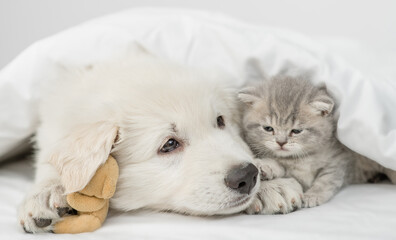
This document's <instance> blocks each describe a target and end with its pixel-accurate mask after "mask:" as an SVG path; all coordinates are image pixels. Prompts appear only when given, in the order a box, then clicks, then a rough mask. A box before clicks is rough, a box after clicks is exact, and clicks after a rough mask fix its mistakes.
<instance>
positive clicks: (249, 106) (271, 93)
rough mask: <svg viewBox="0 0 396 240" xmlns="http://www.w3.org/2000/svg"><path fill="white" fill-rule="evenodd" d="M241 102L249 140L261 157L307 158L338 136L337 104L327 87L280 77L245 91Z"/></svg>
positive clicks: (240, 97) (299, 79)
mask: <svg viewBox="0 0 396 240" xmlns="http://www.w3.org/2000/svg"><path fill="white" fill-rule="evenodd" d="M239 99H240V100H241V101H242V102H243V103H244V104H245V107H244V114H243V130H244V135H245V140H246V141H247V143H248V144H249V145H250V147H251V149H252V151H253V152H254V153H255V154H256V155H258V156H261V157H265V156H272V157H284V158H297V157H303V156H304V155H307V154H309V153H313V152H316V151H320V149H321V147H322V146H324V145H326V144H327V143H328V142H329V141H330V140H331V139H332V138H333V136H334V130H335V124H334V123H335V120H334V117H333V108H334V101H333V99H332V98H331V97H330V95H329V94H328V92H327V90H326V87H325V86H320V87H318V86H314V85H313V84H311V83H310V82H309V81H308V80H306V79H302V78H295V77H287V76H277V77H274V78H272V79H270V80H268V81H267V80H265V81H262V82H260V83H259V84H257V85H253V86H249V87H247V88H245V89H243V90H242V91H241V92H240V93H239Z"/></svg>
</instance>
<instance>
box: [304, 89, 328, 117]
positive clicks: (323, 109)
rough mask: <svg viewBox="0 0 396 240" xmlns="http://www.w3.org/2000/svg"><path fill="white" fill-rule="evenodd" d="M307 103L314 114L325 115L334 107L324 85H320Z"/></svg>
mask: <svg viewBox="0 0 396 240" xmlns="http://www.w3.org/2000/svg"><path fill="white" fill-rule="evenodd" d="M309 105H310V106H311V107H312V110H313V112H314V113H315V114H317V115H321V116H327V115H328V114H330V113H331V112H332V111H333V109H334V100H333V99H332V98H331V97H330V96H329V94H328V93H327V90H326V87H321V88H320V90H319V91H318V94H317V96H316V97H315V98H314V99H313V100H312V101H311V103H310V104H309Z"/></svg>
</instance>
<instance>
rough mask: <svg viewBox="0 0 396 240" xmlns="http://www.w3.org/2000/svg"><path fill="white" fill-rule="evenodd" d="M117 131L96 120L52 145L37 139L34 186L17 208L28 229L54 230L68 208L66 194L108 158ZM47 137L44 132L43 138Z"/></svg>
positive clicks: (90, 175) (25, 228)
mask: <svg viewBox="0 0 396 240" xmlns="http://www.w3.org/2000/svg"><path fill="white" fill-rule="evenodd" d="M44 127H45V126H44ZM43 132H44V133H48V132H50V131H43ZM117 133H118V127H116V126H115V125H114V124H113V123H110V122H97V123H91V124H83V125H79V126H76V127H75V128H73V129H72V130H71V131H70V132H68V133H67V134H65V136H61V137H54V138H55V139H57V141H56V143H55V144H53V145H48V144H47V145H43V144H42V143H41V142H40V141H38V143H39V148H40V152H39V154H38V157H37V160H38V161H37V172H36V179H35V185H34V187H33V189H32V190H31V192H30V193H29V194H28V195H27V197H26V198H25V200H24V201H23V203H22V205H21V206H20V208H19V211H18V218H19V222H20V224H21V225H22V227H23V228H24V230H25V231H26V232H30V233H37V232H50V231H52V229H53V225H54V224H55V223H56V222H57V221H59V219H60V217H61V216H63V215H64V214H65V213H67V212H68V210H69V209H68V207H69V206H68V205H67V202H66V196H65V194H68V193H71V192H76V191H79V190H81V189H83V188H84V187H85V186H86V185H87V183H88V182H89V180H90V179H91V178H92V176H93V175H94V174H95V172H96V170H97V169H98V167H99V166H100V165H102V164H103V163H105V162H106V160H107V158H108V157H109V154H110V151H111V149H112V146H113V144H114V141H115V138H116V136H117ZM47 137H48V136H47V135H43V134H41V138H43V139H46V138H47ZM47 142H48V141H47Z"/></svg>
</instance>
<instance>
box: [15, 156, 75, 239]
mask: <svg viewBox="0 0 396 240" xmlns="http://www.w3.org/2000/svg"><path fill="white" fill-rule="evenodd" d="M36 176H37V177H36V181H35V184H34V186H33V188H32V189H31V190H30V192H29V193H28V195H27V196H26V197H25V199H24V201H23V202H22V204H21V205H20V207H19V209H18V220H19V223H20V224H21V226H22V228H23V229H24V230H25V232H27V233H39V232H51V231H52V229H53V225H54V224H55V223H56V222H57V221H59V219H60V218H61V217H62V216H63V215H65V214H66V213H71V208H70V207H69V205H68V204H67V202H66V196H65V194H64V188H63V186H62V185H61V182H60V178H59V174H58V172H57V171H56V170H55V169H54V167H52V166H51V165H50V164H48V163H38V165H37V172H36Z"/></svg>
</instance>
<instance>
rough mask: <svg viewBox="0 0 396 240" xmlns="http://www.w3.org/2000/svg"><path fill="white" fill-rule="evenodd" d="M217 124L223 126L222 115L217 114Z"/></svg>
mask: <svg viewBox="0 0 396 240" xmlns="http://www.w3.org/2000/svg"><path fill="white" fill-rule="evenodd" d="M217 126H218V127H219V128H224V127H225V122H224V118H223V116H218V117H217Z"/></svg>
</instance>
